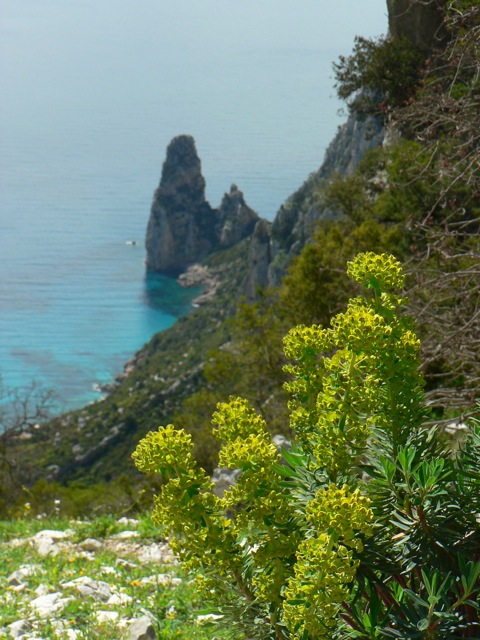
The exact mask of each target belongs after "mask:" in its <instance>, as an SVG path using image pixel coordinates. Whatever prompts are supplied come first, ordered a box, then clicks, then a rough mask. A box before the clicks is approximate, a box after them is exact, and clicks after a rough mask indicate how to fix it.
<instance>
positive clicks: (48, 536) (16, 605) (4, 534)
mask: <svg viewBox="0 0 480 640" xmlns="http://www.w3.org/2000/svg"><path fill="white" fill-rule="evenodd" d="M147 522H148V521H147V519H145V520H143V521H142V520H136V519H127V518H122V519H120V520H117V521H115V520H114V519H113V518H103V519H99V520H96V521H93V522H80V521H75V522H72V521H70V522H67V521H64V522H62V521H58V522H55V523H54V522H52V521H51V520H50V521H47V522H45V521H42V520H31V521H26V520H23V521H11V522H8V523H0V637H5V638H23V639H24V640H34V639H36V640H38V639H50V638H52V639H53V638H60V639H64V638H65V639H68V640H75V639H76V638H88V639H90V638H92V639H93V638H99V639H101V640H107V639H112V640H113V639H115V640H120V639H123V638H125V639H127V640H154V639H156V638H159V639H160V638H163V639H170V638H185V639H187V638H188V639H190V638H197V639H198V640H208V638H213V637H214V636H212V635H211V634H209V631H208V629H206V628H205V623H206V624H207V625H208V622H209V618H210V617H209V616H208V615H199V614H198V612H196V611H195V602H194V596H193V589H192V584H191V579H190V577H189V576H184V575H182V572H181V568H180V567H179V566H178V564H177V563H176V562H175V558H174V557H173V555H172V553H171V551H170V549H169V547H168V545H167V544H166V543H165V542H164V541H162V540H161V539H159V538H158V534H157V535H155V532H154V530H153V528H152V526H151V524H150V525H149V524H146V523H147ZM54 525H56V526H54ZM197 609H198V608H197Z"/></svg>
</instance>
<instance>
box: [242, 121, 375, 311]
mask: <svg viewBox="0 0 480 640" xmlns="http://www.w3.org/2000/svg"><path fill="white" fill-rule="evenodd" d="M383 136H384V131H383V126H382V124H381V122H380V121H379V120H377V119H375V118H373V117H370V118H363V117H359V116H358V115H357V114H355V113H352V114H351V115H350V116H349V118H348V120H347V122H346V123H345V124H344V125H342V126H341V127H339V129H338V131H337V134H336V136H335V138H334V139H333V141H332V142H331V143H330V145H329V147H328V148H327V151H326V153H325V158H324V161H323V163H322V165H321V167H320V168H319V169H318V170H317V171H315V172H314V173H312V174H311V175H310V176H309V177H308V179H307V180H306V181H305V182H304V184H303V185H302V186H301V187H300V188H299V189H298V190H297V191H296V192H295V193H294V194H293V195H292V196H290V198H288V200H287V201H286V202H285V203H284V204H283V205H282V206H281V207H280V209H279V211H278V213H277V215H276V216H275V219H274V221H273V224H272V225H271V226H266V225H264V224H263V222H258V223H257V227H258V229H256V230H255V233H254V234H253V238H252V245H251V248H250V253H249V269H248V273H249V275H248V277H247V280H246V282H245V285H244V294H245V295H246V296H247V298H248V299H249V300H254V299H255V296H256V291H257V290H258V289H259V288H265V287H274V286H278V285H279V284H280V281H281V279H282V277H283V276H284V275H285V272H286V270H287V267H288V265H289V264H290V262H291V260H292V258H294V257H295V256H296V255H297V254H298V253H300V251H301V249H302V247H303V246H304V245H305V244H306V243H307V242H311V241H312V239H313V237H314V233H315V226H316V224H317V223H318V221H320V220H327V219H330V218H332V217H335V215H336V213H335V212H334V211H332V210H331V209H330V208H328V207H327V206H325V204H324V203H322V202H321V200H319V199H318V197H317V192H318V189H319V187H320V186H321V184H322V183H324V181H325V180H328V178H329V177H330V176H332V175H334V174H336V173H338V174H342V175H348V174H350V173H352V172H353V171H354V170H355V168H356V167H357V166H358V163H359V162H360V160H361V158H362V157H363V155H364V154H365V151H366V150H367V149H369V148H372V147H375V146H377V145H379V144H381V143H382V141H383Z"/></svg>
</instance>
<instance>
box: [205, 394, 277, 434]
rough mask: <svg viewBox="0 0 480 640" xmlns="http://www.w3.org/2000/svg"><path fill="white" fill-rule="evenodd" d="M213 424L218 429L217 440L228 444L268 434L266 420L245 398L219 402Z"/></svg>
mask: <svg viewBox="0 0 480 640" xmlns="http://www.w3.org/2000/svg"><path fill="white" fill-rule="evenodd" d="M212 423H213V425H214V426H215V427H216V436H217V438H219V439H220V440H225V441H227V442H232V441H234V440H236V439H237V438H242V439H245V438H248V437H249V436H251V435H258V436H261V435H263V434H266V433H267V426H266V424H265V420H263V418H261V417H260V416H259V415H258V414H257V412H256V411H255V409H252V407H250V406H249V404H248V402H247V401H246V400H244V399H243V398H232V399H231V400H230V402H219V403H218V405H217V410H216V412H215V413H214V414H213V417H212Z"/></svg>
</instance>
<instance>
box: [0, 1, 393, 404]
mask: <svg viewBox="0 0 480 640" xmlns="http://www.w3.org/2000/svg"><path fill="white" fill-rule="evenodd" d="M386 29H387V17H386V6H385V0H355V2H352V0H336V2H334V3H332V2H331V0H261V1H259V0H241V1H240V0H235V1H233V0H135V1H134V0H2V3H1V6H0V85H1V92H0V376H1V379H2V381H3V391H0V399H1V397H2V395H3V397H5V395H6V391H7V390H13V389H20V390H21V389H24V388H27V387H29V386H30V385H31V384H34V385H36V386H37V387H43V388H48V389H52V390H53V392H54V394H55V397H56V405H55V408H56V411H65V410H70V409H74V408H78V407H81V406H83V405H85V404H86V403H88V402H91V401H94V400H95V399H98V398H99V397H100V395H99V394H100V393H101V391H100V387H101V385H102V384H105V383H108V382H109V381H111V380H112V379H113V378H114V377H115V376H116V375H117V374H118V373H119V372H121V371H122V368H123V364H124V363H125V362H126V361H127V360H128V359H129V358H131V357H132V355H133V354H134V353H135V352H136V351H137V350H138V349H139V348H140V347H142V345H143V344H144V343H145V342H147V341H148V340H149V339H150V338H151V337H152V336H153V335H154V334H155V333H157V332H158V331H162V330H164V329H166V328H168V327H169V326H171V324H172V323H173V322H174V321H175V320H176V319H177V318H178V317H179V316H181V315H182V314H186V313H188V312H189V311H190V309H191V302H192V292H191V291H188V290H185V289H182V288H181V287H179V286H178V284H177V283H176V281H175V280H172V279H169V278H167V277H163V276H160V275H151V274H150V275H147V274H146V272H145V266H144V260H145V250H144V236H145V230H146V225H147V221H148V217H149V211H150V206H151V202H152V196H153V192H154V190H155V188H156V187H157V186H158V182H159V178H160V174H161V169H162V163H163V161H164V159H165V151H166V147H167V145H168V143H169V142H170V140H171V139H172V138H173V137H174V136H176V135H179V134H184V133H186V134H191V135H193V136H194V138H195V141H196V146H197V151H198V153H199V156H200V158H201V160H202V171H203V174H204V176H205V179H206V182H207V198H208V199H209V201H210V203H211V204H212V206H218V204H219V203H220V201H221V198H222V195H223V193H224V192H226V191H228V190H229V188H230V185H231V184H232V183H235V184H237V185H238V187H239V188H240V189H241V190H242V191H243V193H244V195H245V199H246V201H247V203H248V204H249V205H250V206H251V207H252V208H253V209H255V210H256V211H257V212H258V213H259V214H260V215H261V216H263V217H266V218H268V219H270V220H271V219H273V217H274V216H275V213H276V212H277V210H278V209H279V207H280V205H281V204H282V202H284V201H285V199H286V198H287V197H288V196H289V195H291V194H292V193H293V192H294V191H295V190H296V189H297V188H298V187H299V186H301V184H302V183H303V182H304V180H305V179H306V178H307V177H308V175H309V174H310V173H311V172H312V171H314V170H316V169H317V168H318V167H319V166H320V164H321V162H322V158H323V155H324V152H325V149H326V147H327V146H328V143H329V142H330V140H331V139H332V137H333V136H334V134H335V132H336V129H337V127H338V126H339V125H340V124H341V123H342V122H343V121H344V119H345V114H344V113H342V105H341V103H340V102H339V101H338V99H337V98H336V95H335V89H334V77H333V71H332V62H333V61H334V60H337V59H338V57H339V56H340V55H347V54H348V53H349V52H350V51H351V48H352V46H353V41H354V37H355V35H363V36H367V37H377V36H380V35H382V34H384V33H385V32H386Z"/></svg>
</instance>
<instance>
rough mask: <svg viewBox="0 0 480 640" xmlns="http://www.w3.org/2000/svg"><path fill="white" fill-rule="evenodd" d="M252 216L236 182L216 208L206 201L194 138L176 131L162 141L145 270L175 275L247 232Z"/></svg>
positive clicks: (242, 236)
mask: <svg viewBox="0 0 480 640" xmlns="http://www.w3.org/2000/svg"><path fill="white" fill-rule="evenodd" d="M258 220H259V216H258V215H257V214H256V213H255V212H254V211H253V209H251V208H250V207H249V206H248V205H247V204H246V202H245V200H244V197H243V194H242V192H241V191H240V190H239V189H238V187H237V186H236V185H232V187H231V189H230V192H229V193H226V194H225V195H224V197H223V199H222V202H221V204H220V206H219V207H218V208H217V209H214V208H213V207H212V206H211V205H210V203H209V202H208V201H207V200H206V197H205V178H204V177H203V175H202V170H201V162H200V158H199V157H198V154H197V150H196V147H195V141H194V139H193V137H192V136H188V135H180V136H177V137H176V138H174V139H173V140H172V141H171V142H170V144H169V146H168V149H167V157H166V160H165V162H164V164H163V169H162V176H161V179H160V185H159V187H158V189H157V190H156V191H155V194H154V198H153V203H152V208H151V212H150V218H149V221H148V226H147V234H146V240H145V246H146V251H147V257H146V265H147V269H149V270H150V271H154V272H159V273H165V274H168V275H178V274H180V273H182V272H184V271H185V270H186V269H187V268H189V267H191V266H192V265H193V264H195V263H197V262H199V261H201V260H203V259H204V258H205V257H206V256H208V255H209V254H211V253H212V252H214V251H217V250H220V249H228V248H229V247H231V246H233V245H234V244H236V243H238V242H240V241H241V240H243V239H244V238H246V237H247V236H249V235H251V234H252V233H253V230H254V227H255V224H256V222H257V221H258Z"/></svg>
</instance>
